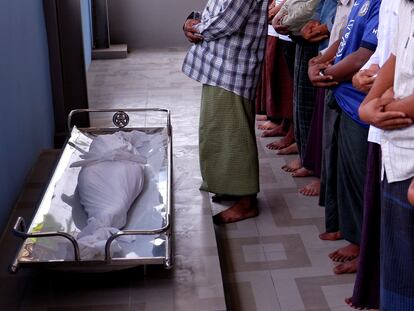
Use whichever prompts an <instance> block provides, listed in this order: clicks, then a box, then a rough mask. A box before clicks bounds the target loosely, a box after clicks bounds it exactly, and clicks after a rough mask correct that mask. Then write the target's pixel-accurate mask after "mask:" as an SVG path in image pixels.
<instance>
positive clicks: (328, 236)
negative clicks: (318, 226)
mask: <svg viewBox="0 0 414 311" xmlns="http://www.w3.org/2000/svg"><path fill="white" fill-rule="evenodd" d="M319 238H320V239H321V240H324V241H338V240H342V239H343V237H342V234H341V232H339V231H337V232H324V233H321V234H320V235H319Z"/></svg>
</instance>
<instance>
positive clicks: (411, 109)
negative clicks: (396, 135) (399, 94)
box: [385, 95, 414, 119]
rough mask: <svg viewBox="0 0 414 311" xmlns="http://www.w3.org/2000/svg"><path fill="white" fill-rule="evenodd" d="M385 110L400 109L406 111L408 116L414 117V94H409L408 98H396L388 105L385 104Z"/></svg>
mask: <svg viewBox="0 0 414 311" xmlns="http://www.w3.org/2000/svg"><path fill="white" fill-rule="evenodd" d="M385 111H399V112H404V113H405V114H406V115H407V117H410V118H412V119H414V95H411V96H408V97H406V98H403V99H400V100H396V101H394V102H392V103H390V104H388V105H387V106H385Z"/></svg>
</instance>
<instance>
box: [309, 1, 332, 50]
mask: <svg viewBox="0 0 414 311" xmlns="http://www.w3.org/2000/svg"><path fill="white" fill-rule="evenodd" d="M337 6H338V0H321V2H319V4H318V6H317V8H316V11H315V14H314V15H313V17H312V19H314V20H316V21H320V23H321V24H326V25H327V27H328V30H329V32H331V30H332V27H333V24H334V21H335V15H336V7H337ZM328 44H329V39H326V40H323V41H322V42H321V43H320V44H319V51H322V50H324V49H326V48H327V47H328Z"/></svg>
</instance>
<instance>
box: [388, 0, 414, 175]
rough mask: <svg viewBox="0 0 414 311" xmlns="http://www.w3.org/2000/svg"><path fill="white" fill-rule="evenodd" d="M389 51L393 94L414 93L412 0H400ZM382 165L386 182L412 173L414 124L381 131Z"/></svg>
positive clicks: (406, 94) (413, 11)
mask: <svg viewBox="0 0 414 311" xmlns="http://www.w3.org/2000/svg"><path fill="white" fill-rule="evenodd" d="M391 52H392V54H394V55H395V56H396V57H397V62H396V65H395V77H394V96H395V98H396V99H402V98H405V97H408V96H411V95H413V94H414V3H413V2H409V1H406V0H401V1H400V7H399V9H398V29H397V32H396V35H395V38H394V44H393V47H392V51H391ZM381 150H382V163H383V169H384V170H385V172H386V174H387V179H388V182H389V183H393V182H398V181H403V180H407V179H409V178H412V177H413V176H414V126H413V125H412V126H410V127H407V128H405V129H400V130H393V131H384V133H383V135H382V138H381Z"/></svg>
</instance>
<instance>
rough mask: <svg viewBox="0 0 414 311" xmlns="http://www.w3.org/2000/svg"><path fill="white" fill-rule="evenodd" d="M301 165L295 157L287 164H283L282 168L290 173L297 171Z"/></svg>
mask: <svg viewBox="0 0 414 311" xmlns="http://www.w3.org/2000/svg"><path fill="white" fill-rule="evenodd" d="M301 167H302V163H301V162H300V159H296V160H293V161H292V162H290V163H289V164H286V165H283V166H282V170H284V171H285V172H289V173H292V172H295V171H297V170H298V169H300V168H301Z"/></svg>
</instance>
